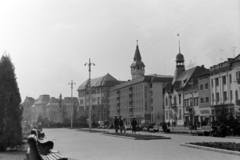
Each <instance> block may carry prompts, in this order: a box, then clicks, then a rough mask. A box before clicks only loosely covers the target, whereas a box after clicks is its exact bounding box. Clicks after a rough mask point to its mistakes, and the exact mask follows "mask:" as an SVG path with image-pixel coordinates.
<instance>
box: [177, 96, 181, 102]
mask: <svg viewBox="0 0 240 160" xmlns="http://www.w3.org/2000/svg"><path fill="white" fill-rule="evenodd" d="M178 98H179V99H178V100H179V104H181V94H179V95H178Z"/></svg>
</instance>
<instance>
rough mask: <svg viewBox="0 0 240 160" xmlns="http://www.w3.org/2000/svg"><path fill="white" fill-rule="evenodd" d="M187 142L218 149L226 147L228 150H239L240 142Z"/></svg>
mask: <svg viewBox="0 0 240 160" xmlns="http://www.w3.org/2000/svg"><path fill="white" fill-rule="evenodd" d="M189 144H193V145H198V146H204V147H211V148H218V149H226V150H230V151H238V152H239V151H240V143H235V142H195V143H189Z"/></svg>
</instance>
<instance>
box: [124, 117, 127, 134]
mask: <svg viewBox="0 0 240 160" xmlns="http://www.w3.org/2000/svg"><path fill="white" fill-rule="evenodd" d="M126 129H127V123H126V120H125V119H123V130H124V133H126Z"/></svg>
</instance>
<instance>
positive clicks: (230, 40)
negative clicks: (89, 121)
mask: <svg viewBox="0 0 240 160" xmlns="http://www.w3.org/2000/svg"><path fill="white" fill-rule="evenodd" d="M239 9H240V2H239V1H238V0H150V1H149V0H75V1H74V0H72V1H71V0H65V1H63V0H55V1H54V0H46V1H44V0H41V1H36V0H29V1H23V0H21V1H19V0H16V1H11V0H1V1H0V21H1V25H0V55H2V53H4V52H7V53H9V54H10V56H11V58H12V62H13V63H14V65H15V72H16V76H17V81H18V86H19V89H20V93H21V97H22V100H24V99H25V97H26V96H30V97H33V98H35V99H36V98H38V97H39V95H42V94H49V95H50V96H51V97H58V96H59V94H60V93H62V95H63V97H67V96H71V86H70V85H68V83H69V82H70V81H71V80H73V81H74V82H75V83H76V85H74V88H73V89H74V92H73V96H77V92H76V90H77V88H78V86H79V85H81V84H82V83H83V82H84V81H85V80H86V79H87V78H88V67H87V66H84V63H86V62H88V60H89V58H91V60H92V62H94V63H95V64H96V66H94V67H92V72H91V75H92V77H93V78H94V77H100V76H103V75H105V74H107V73H110V74H111V75H112V76H113V77H115V78H117V79H120V80H128V79H131V73H130V65H131V63H132V62H133V56H134V52H135V49H136V40H138V44H139V49H140V53H141V56H142V61H143V62H144V63H145V65H146V68H145V74H152V73H156V74H168V75H173V74H174V70H175V57H176V55H177V54H178V36H177V34H178V33H179V34H180V41H181V53H182V54H183V55H184V57H185V65H186V66H188V65H189V63H190V61H192V62H196V63H197V64H198V65H205V66H206V67H210V66H211V65H214V64H217V63H219V62H221V59H223V60H226V59H227V58H230V57H233V53H234V52H233V48H232V47H236V49H235V55H237V54H239V53H240V48H239V47H240V11H239ZM220 49H223V51H222V55H221V52H220ZM221 57H222V58H221Z"/></svg>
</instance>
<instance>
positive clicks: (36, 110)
mask: <svg viewBox="0 0 240 160" xmlns="http://www.w3.org/2000/svg"><path fill="white" fill-rule="evenodd" d="M49 100H50V96H49V95H46V94H44V95H40V96H39V98H38V99H37V100H36V101H35V103H34V104H33V106H32V114H33V117H34V122H36V121H37V118H38V117H39V115H41V117H42V118H43V119H45V118H46V117H47V112H46V109H47V108H46V105H47V103H48V102H49Z"/></svg>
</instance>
